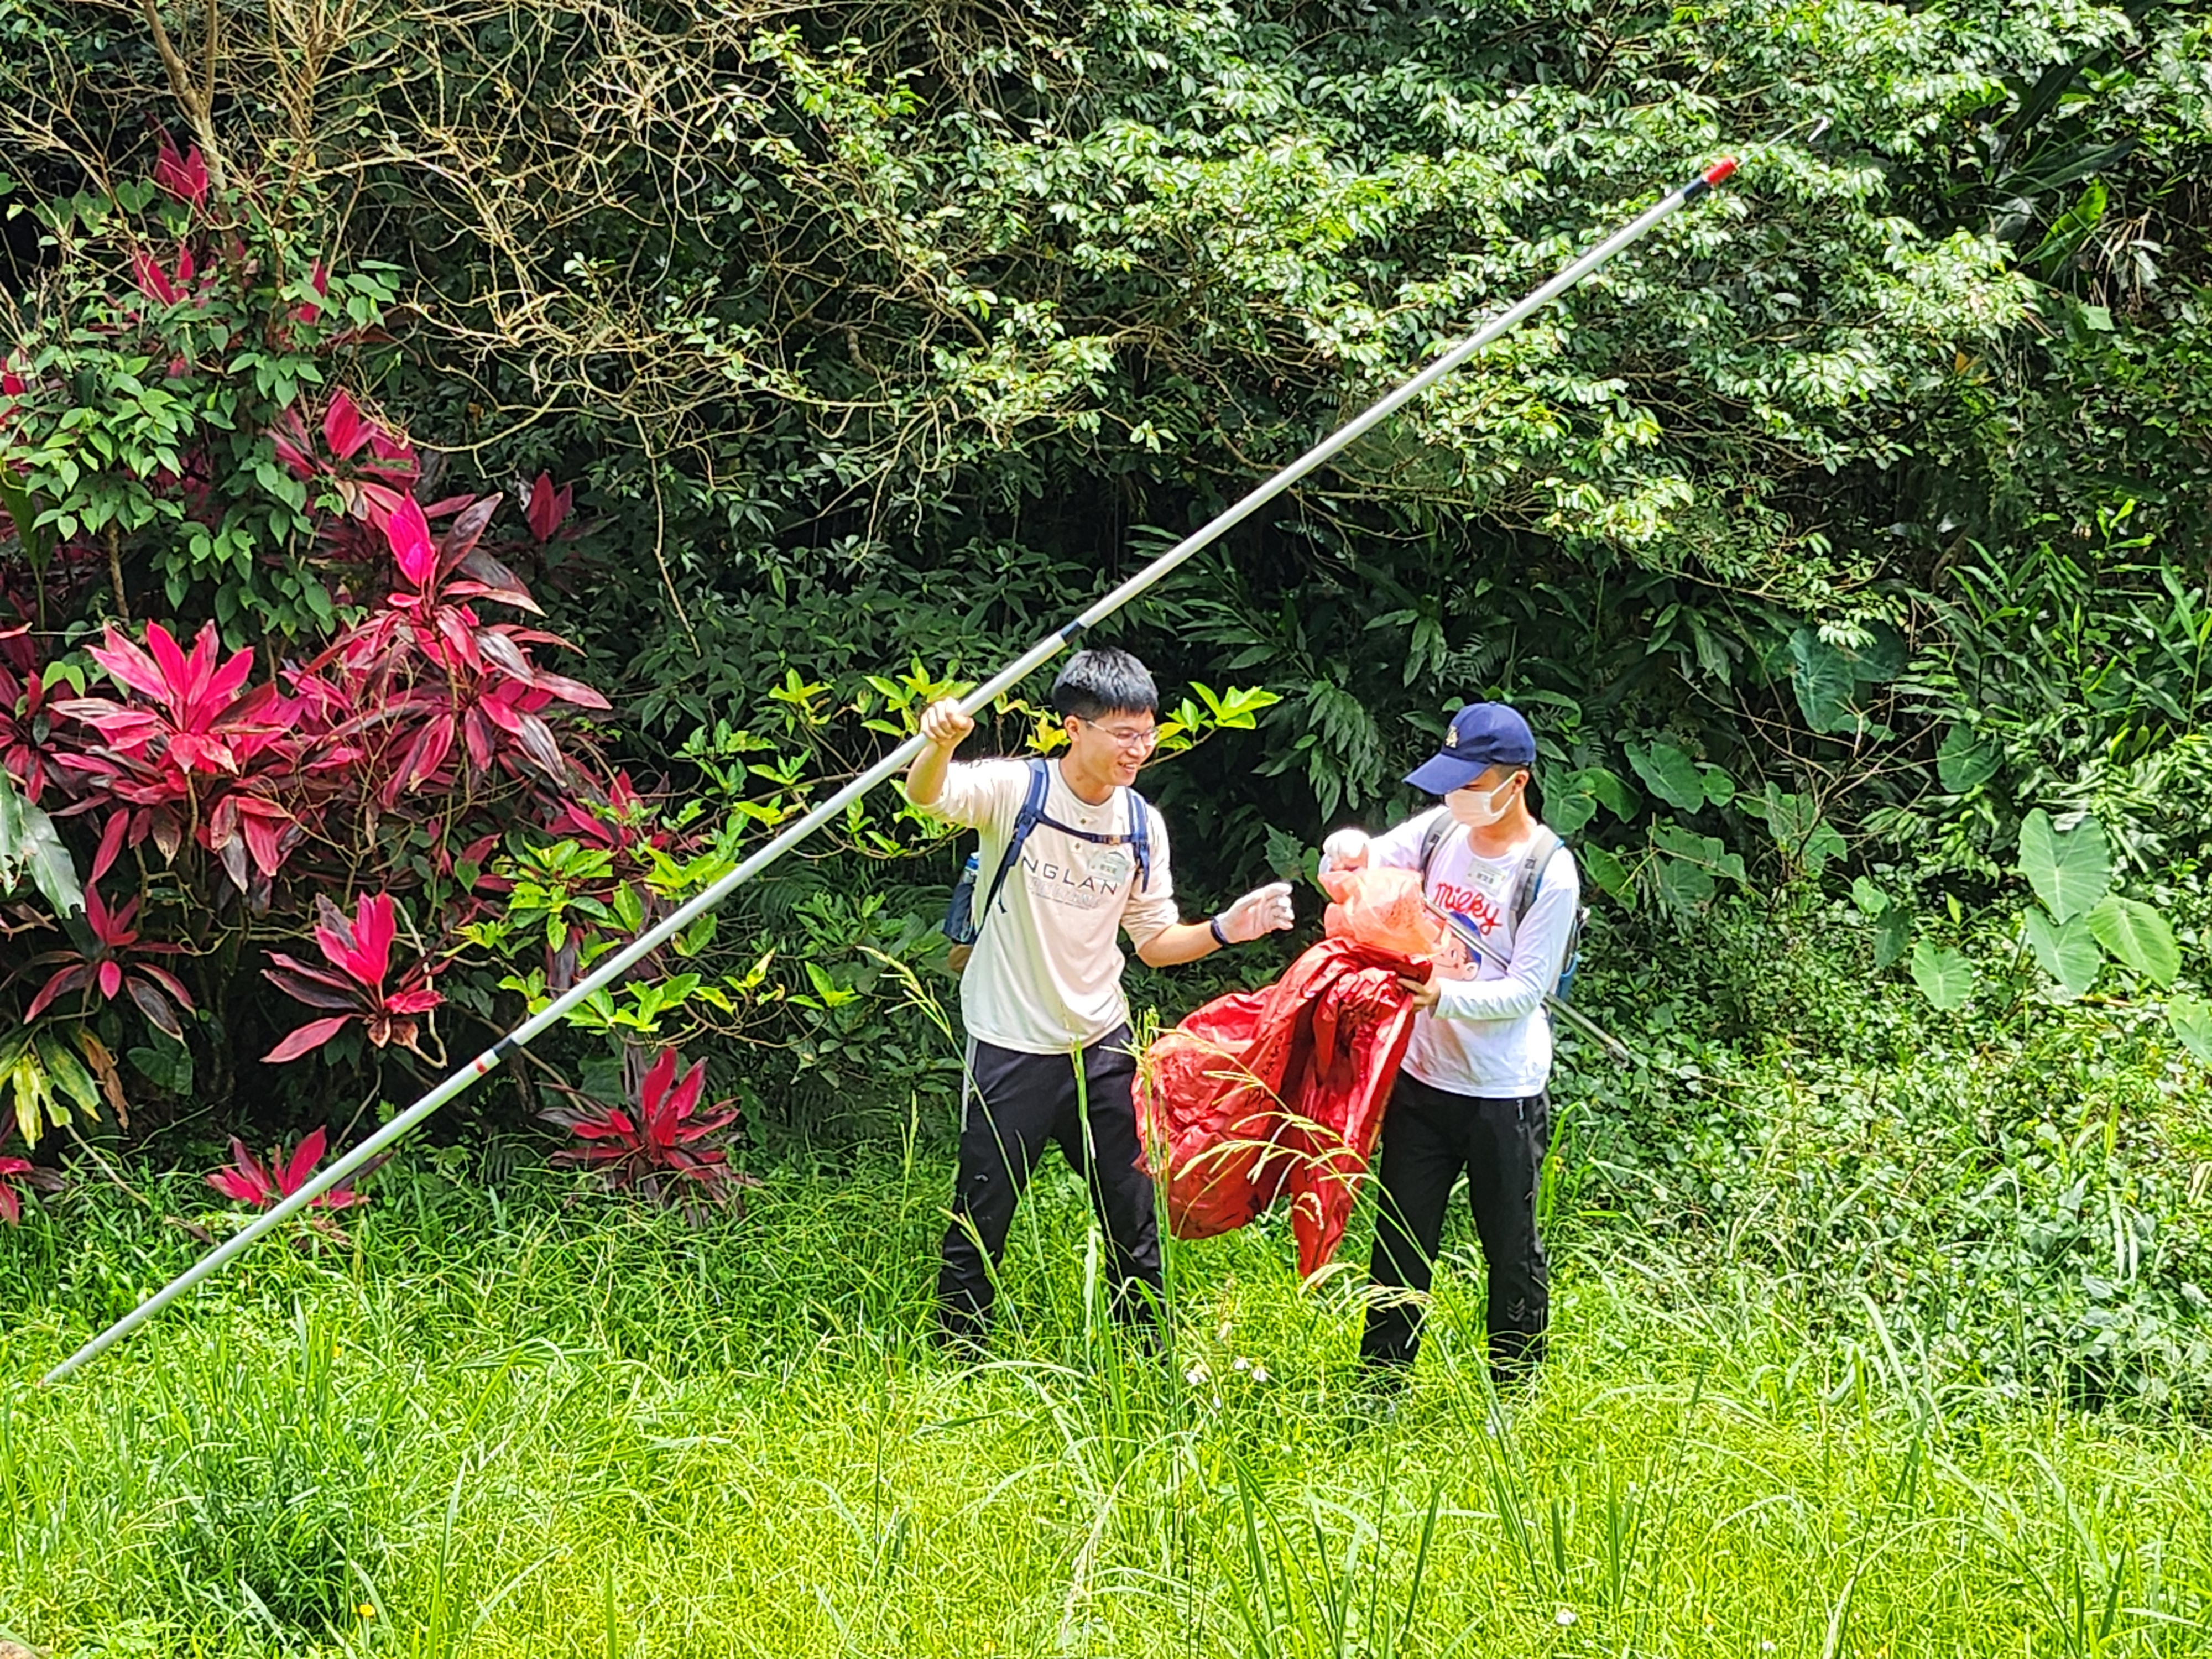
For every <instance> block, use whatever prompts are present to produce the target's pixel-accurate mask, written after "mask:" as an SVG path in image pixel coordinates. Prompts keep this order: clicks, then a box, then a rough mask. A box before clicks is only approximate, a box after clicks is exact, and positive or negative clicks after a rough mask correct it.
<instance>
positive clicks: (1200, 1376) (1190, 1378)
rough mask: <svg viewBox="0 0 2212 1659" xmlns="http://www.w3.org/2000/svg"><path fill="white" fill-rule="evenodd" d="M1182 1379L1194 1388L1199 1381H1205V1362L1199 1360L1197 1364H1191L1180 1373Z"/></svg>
mask: <svg viewBox="0 0 2212 1659" xmlns="http://www.w3.org/2000/svg"><path fill="white" fill-rule="evenodd" d="M1182 1380H1183V1381H1184V1382H1186V1383H1189V1384H1190V1386H1191V1387H1192V1388H1196V1387H1197V1386H1198V1385H1199V1384H1200V1383H1203V1382H1205V1381H1206V1364H1205V1362H1204V1361H1202V1360H1201V1361H1200V1363H1199V1364H1195V1365H1193V1366H1192V1367H1191V1368H1190V1369H1189V1370H1187V1371H1185V1372H1184V1373H1183V1374H1182Z"/></svg>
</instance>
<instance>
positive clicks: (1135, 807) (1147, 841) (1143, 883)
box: [1127, 789, 1152, 890]
mask: <svg viewBox="0 0 2212 1659" xmlns="http://www.w3.org/2000/svg"><path fill="white" fill-rule="evenodd" d="M1127 793H1128V797H1129V851H1130V852H1131V853H1133V854H1135V856H1136V860H1137V886H1138V889H1139V890H1143V889H1146V888H1148V887H1150V886H1151V885H1152V807H1151V806H1150V805H1147V804H1146V800H1145V798H1144V797H1143V796H1142V795H1140V794H1139V793H1137V792H1136V791H1135V790H1133V789H1132V790H1129V791H1128V792H1127Z"/></svg>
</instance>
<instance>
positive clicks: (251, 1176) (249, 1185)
mask: <svg viewBox="0 0 2212 1659" xmlns="http://www.w3.org/2000/svg"><path fill="white" fill-rule="evenodd" d="M326 1139H327V1138H326V1137H325V1133H324V1132H323V1131H322V1130H320V1129H317V1130H316V1131H314V1133H312V1134H310V1135H308V1136H307V1138H306V1139H303V1140H302V1141H301V1143H300V1144H299V1145H298V1146H295V1147H294V1148H293V1149H292V1152H291V1154H290V1156H289V1157H287V1156H285V1155H284V1154H283V1153H282V1152H277V1151H276V1150H274V1149H272V1150H271V1151H270V1154H269V1161H268V1162H267V1163H265V1164H264V1163H263V1162H262V1161H261V1160H260V1159H259V1158H256V1157H254V1155H253V1154H252V1152H248V1151H247V1150H246V1143H245V1142H244V1141H242V1140H240V1139H238V1137H237V1136H235V1135H233V1136H232V1137H231V1141H230V1155H231V1157H232V1158H234V1159H236V1160H237V1161H236V1162H235V1163H233V1164H224V1165H223V1166H222V1168H221V1169H219V1170H210V1171H209V1172H208V1177H207V1184H208V1185H209V1186H210V1187H212V1188H215V1189H216V1191H217V1192H219V1193H221V1194H222V1195H223V1196H224V1197H225V1198H230V1199H235V1200H238V1202H240V1204H247V1205H251V1206H252V1207H253V1208H255V1209H257V1210H270V1209H274V1208H275V1207H276V1206H277V1205H279V1204H281V1203H283V1201H284V1200H286V1199H288V1198H289V1197H291V1196H292V1194H295V1193H296V1192H298V1191H299V1190H300V1188H302V1187H304V1186H306V1185H307V1178H308V1177H309V1176H312V1175H313V1174H314V1172H315V1165H317V1164H320V1163H321V1162H322V1161H323V1148H324V1146H325V1144H326ZM383 1162H384V1160H383V1159H382V1158H374V1159H372V1160H370V1162H369V1164H368V1166H367V1167H366V1168H364V1169H363V1170H361V1172H360V1173H361V1174H362V1175H367V1174H368V1172H369V1170H374V1169H375V1168H376V1167H377V1165H378V1164H382V1163H383ZM367 1202H368V1199H367V1198H366V1197H364V1196H363V1195H362V1194H360V1193H357V1192H356V1191H354V1189H353V1183H352V1182H339V1183H338V1184H337V1186H335V1187H333V1188H331V1189H330V1190H329V1191H328V1192H326V1193H318V1194H315V1196H314V1197H313V1198H311V1199H309V1200H307V1208H308V1210H309V1212H310V1213H309V1214H308V1215H307V1218H306V1220H307V1225H309V1226H310V1227H313V1229H314V1230H315V1231H317V1232H319V1233H321V1234H323V1235H324V1236H325V1237H327V1238H329V1239H331V1241H332V1242H333V1243H338V1244H341V1245H343V1244H346V1243H350V1242H351V1241H350V1240H349V1239H348V1238H347V1237H346V1236H345V1233H344V1231H343V1230H342V1229H340V1227H339V1226H338V1225H337V1223H336V1222H335V1221H333V1220H331V1214H332V1212H336V1211H338V1210H349V1209H351V1208H352V1207H353V1206H355V1205H356V1204H366V1203H367ZM317 1210H319V1211H321V1212H323V1213H322V1214H320V1215H316V1214H313V1213H312V1212H314V1211H317ZM185 1231H188V1232H191V1233H192V1234H193V1235H194V1236H195V1237H198V1238H199V1239H200V1240H201V1242H202V1243H208V1242H210V1239H209V1236H208V1234H207V1232H206V1231H205V1230H204V1229H202V1228H198V1227H191V1226H188V1227H187V1228H186V1230H185Z"/></svg>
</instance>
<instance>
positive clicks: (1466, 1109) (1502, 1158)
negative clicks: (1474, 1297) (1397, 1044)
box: [1359, 1072, 1552, 1382]
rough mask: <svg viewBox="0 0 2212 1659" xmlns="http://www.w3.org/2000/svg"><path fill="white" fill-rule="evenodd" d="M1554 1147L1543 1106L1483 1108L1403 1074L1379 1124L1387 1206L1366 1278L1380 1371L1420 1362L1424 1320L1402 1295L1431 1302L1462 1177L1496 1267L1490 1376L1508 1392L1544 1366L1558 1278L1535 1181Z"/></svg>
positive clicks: (1543, 1100)
mask: <svg viewBox="0 0 2212 1659" xmlns="http://www.w3.org/2000/svg"><path fill="white" fill-rule="evenodd" d="M1551 1137H1552V1109H1551V1102H1550V1100H1549V1098H1548V1097H1546V1096H1544V1095H1541V1094H1536V1095H1530V1096H1528V1097H1525V1098H1522V1099H1518V1100H1484V1099H1480V1098H1477V1097H1474V1096H1471V1095H1455V1094H1449V1093H1447V1092H1445V1091H1443V1090H1442V1089H1435V1088H1431V1087H1430V1086H1429V1085H1427V1084H1425V1083H1423V1082H1422V1081H1421V1080H1420V1079H1418V1078H1415V1077H1411V1076H1408V1075H1407V1074H1406V1073H1402V1072H1401V1073H1399V1074H1398V1083H1397V1086H1396V1088H1395V1089H1394V1090H1393V1091H1391V1095H1390V1105H1389V1111H1388V1112H1387V1113H1386V1114H1385V1115H1384V1116H1383V1157H1382V1160H1381V1170H1380V1171H1379V1176H1380V1179H1379V1182H1378V1185H1379V1188H1380V1192H1379V1194H1378V1195H1377V1196H1378V1198H1379V1200H1380V1206H1379V1209H1378V1212H1377V1213H1376V1220H1375V1254H1374V1256H1373V1258H1372V1260H1371V1261H1370V1264H1369V1267H1368V1276H1369V1278H1370V1279H1371V1280H1372V1281H1373V1283H1374V1285H1375V1288H1376V1293H1377V1294H1376V1299H1375V1301H1374V1302H1372V1303H1371V1304H1369V1307H1368V1310H1367V1328H1366V1331H1365V1332H1364V1334H1363V1336H1362V1338H1361V1340H1360V1345H1359V1351H1360V1357H1361V1358H1364V1359H1365V1360H1366V1361H1367V1362H1368V1363H1369V1364H1373V1365H1382V1366H1393V1365H1398V1366H1401V1365H1408V1364H1412V1363H1413V1355H1414V1352H1416V1351H1417V1350H1418V1349H1419V1346H1420V1341H1421V1312H1422V1310H1421V1308H1420V1306H1419V1304H1418V1302H1416V1301H1415V1300H1414V1299H1413V1297H1407V1296H1401V1295H1396V1294H1394V1292H1397V1291H1419V1292H1421V1293H1424V1294H1425V1293H1426V1291H1428V1288H1429V1285H1430V1282H1431V1277H1432V1275H1433V1273H1434V1271H1435V1265H1436V1259H1437V1241H1438V1240H1439V1239H1441V1238H1442V1237H1443V1228H1444V1206H1445V1205H1446V1203H1447V1202H1449V1200H1450V1198H1451V1191H1452V1185H1453V1183H1454V1182H1456V1181H1457V1180H1458V1179H1459V1177H1460V1175H1461V1173H1462V1171H1464V1172H1465V1173H1466V1176H1467V1195H1468V1202H1469V1205H1470V1206H1471V1207H1472V1208H1473V1209H1474V1230H1475V1232H1476V1234H1477V1235H1478V1236H1479V1237H1480V1238H1481V1240H1482V1254H1483V1257H1484V1260H1486V1261H1487V1262H1488V1263H1489V1264H1490V1320H1489V1323H1490V1364H1491V1370H1492V1373H1493V1374H1494V1375H1495V1376H1497V1377H1498V1380H1499V1381H1500V1382H1511V1381H1515V1380H1517V1379H1518V1378H1519V1377H1520V1376H1523V1375H1525V1374H1526V1373H1527V1372H1528V1370H1529V1369H1530V1368H1531V1367H1532V1366H1534V1364H1536V1362H1538V1361H1539V1360H1541V1358H1543V1350H1544V1326H1545V1323H1546V1322H1547V1319H1548V1317H1549V1316H1550V1312H1551V1297H1550V1281H1551V1275H1550V1270H1549V1268H1548V1267H1547V1265H1546V1263H1545V1261H1544V1242H1543V1240H1542V1239H1541V1238H1540V1237H1538V1236H1537V1231H1536V1181H1537V1177H1538V1176H1539V1175H1540V1173H1541V1171H1542V1170H1543V1167H1544V1153H1545V1151H1546V1149H1547V1146H1549V1144H1550V1141H1551Z"/></svg>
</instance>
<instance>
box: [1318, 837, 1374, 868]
mask: <svg viewBox="0 0 2212 1659" xmlns="http://www.w3.org/2000/svg"><path fill="white" fill-rule="evenodd" d="M1321 867H1322V869H1324V870H1364V869H1365V868H1366V867H1367V832H1366V831H1365V830H1364V829H1357V828H1354V829H1332V830H1330V831H1329V836H1328V840H1327V841H1325V842H1322V844H1321Z"/></svg>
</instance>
